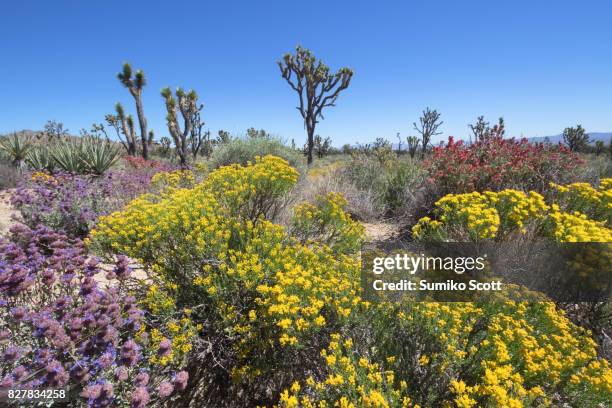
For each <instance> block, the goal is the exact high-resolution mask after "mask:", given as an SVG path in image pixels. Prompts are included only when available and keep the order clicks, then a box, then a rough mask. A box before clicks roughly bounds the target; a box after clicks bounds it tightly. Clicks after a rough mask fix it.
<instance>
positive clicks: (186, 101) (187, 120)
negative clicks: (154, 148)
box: [161, 88, 206, 166]
mask: <svg viewBox="0 0 612 408" xmlns="http://www.w3.org/2000/svg"><path fill="white" fill-rule="evenodd" d="M175 95H176V98H175V97H174V96H173V95H172V91H171V90H170V88H164V89H162V91H161V96H162V97H163V98H164V99H165V101H166V110H167V112H168V114H167V115H166V122H167V124H168V131H169V132H170V136H172V140H173V141H174V146H175V148H176V154H177V155H178V157H179V160H180V162H181V166H186V165H187V158H188V157H187V156H188V154H189V152H190V150H191V153H192V155H193V157H194V158H195V157H196V156H197V154H198V151H199V150H200V148H201V147H202V142H203V141H204V139H205V138H206V132H203V131H202V128H203V126H204V122H202V120H201V118H200V111H201V110H202V108H203V107H204V104H201V103H199V102H198V94H197V93H196V91H194V90H190V91H189V92H185V91H184V90H183V89H182V88H177V90H176V92H175ZM179 112H180V114H181V116H182V118H183V123H184V126H183V129H181V125H180V123H179V119H178V114H179Z"/></svg>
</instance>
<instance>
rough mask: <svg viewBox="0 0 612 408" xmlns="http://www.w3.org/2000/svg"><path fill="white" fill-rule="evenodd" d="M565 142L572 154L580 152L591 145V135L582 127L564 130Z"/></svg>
mask: <svg viewBox="0 0 612 408" xmlns="http://www.w3.org/2000/svg"><path fill="white" fill-rule="evenodd" d="M563 142H564V143H565V144H566V145H567V147H568V148H569V149H570V150H571V151H572V152H580V151H583V150H585V149H586V148H587V146H588V145H589V135H588V134H587V133H586V131H585V130H584V128H583V127H582V126H581V125H578V126H576V127H575V128H574V127H567V128H565V130H563Z"/></svg>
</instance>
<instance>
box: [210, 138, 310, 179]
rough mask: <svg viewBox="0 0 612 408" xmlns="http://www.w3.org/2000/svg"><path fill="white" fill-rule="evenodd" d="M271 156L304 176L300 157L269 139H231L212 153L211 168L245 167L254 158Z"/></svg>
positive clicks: (279, 143)
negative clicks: (238, 165) (287, 163)
mask: <svg viewBox="0 0 612 408" xmlns="http://www.w3.org/2000/svg"><path fill="white" fill-rule="evenodd" d="M266 155H273V156H277V157H282V158H283V159H285V160H287V161H288V162H289V164H290V165H291V166H292V167H294V168H296V169H297V170H298V171H299V173H300V174H304V172H305V166H304V159H303V157H302V155H301V154H300V153H299V152H298V151H296V150H293V149H291V148H290V147H287V146H285V145H284V144H283V143H282V142H281V141H280V140H278V139H274V138H271V137H256V138H247V139H232V140H231V141H229V142H227V143H223V144H221V145H220V146H219V147H218V148H217V149H215V150H214V151H213V154H212V157H211V159H210V161H211V168H213V169H214V168H218V167H221V166H228V165H230V164H233V163H237V164H240V165H242V166H245V165H246V164H247V163H248V162H255V157H256V156H260V157H264V156H266Z"/></svg>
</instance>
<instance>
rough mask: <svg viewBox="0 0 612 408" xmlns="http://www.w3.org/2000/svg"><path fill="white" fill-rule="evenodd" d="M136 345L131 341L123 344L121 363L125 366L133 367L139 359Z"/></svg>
mask: <svg viewBox="0 0 612 408" xmlns="http://www.w3.org/2000/svg"><path fill="white" fill-rule="evenodd" d="M138 352H139V347H138V344H136V342H135V341H134V340H132V339H130V340H128V341H126V342H125V343H123V346H122V347H121V362H122V363H123V364H125V365H126V366H133V365H134V364H136V362H137V361H138V359H139V353H138Z"/></svg>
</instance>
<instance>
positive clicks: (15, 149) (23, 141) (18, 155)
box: [0, 133, 33, 167]
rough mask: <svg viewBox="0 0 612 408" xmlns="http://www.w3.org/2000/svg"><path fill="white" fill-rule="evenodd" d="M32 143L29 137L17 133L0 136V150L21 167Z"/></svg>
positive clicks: (15, 164)
mask: <svg viewBox="0 0 612 408" xmlns="http://www.w3.org/2000/svg"><path fill="white" fill-rule="evenodd" d="M32 147H33V144H32V141H31V140H30V138H29V137H25V136H20V135H18V134H17V133H12V134H11V135H8V136H4V137H1V138H0V150H2V151H3V152H4V153H5V154H6V155H7V156H8V158H9V160H10V161H11V162H12V163H13V165H14V166H16V167H22V166H23V163H24V160H25V159H26V157H27V154H28V152H29V151H30V150H31V149H32Z"/></svg>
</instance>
